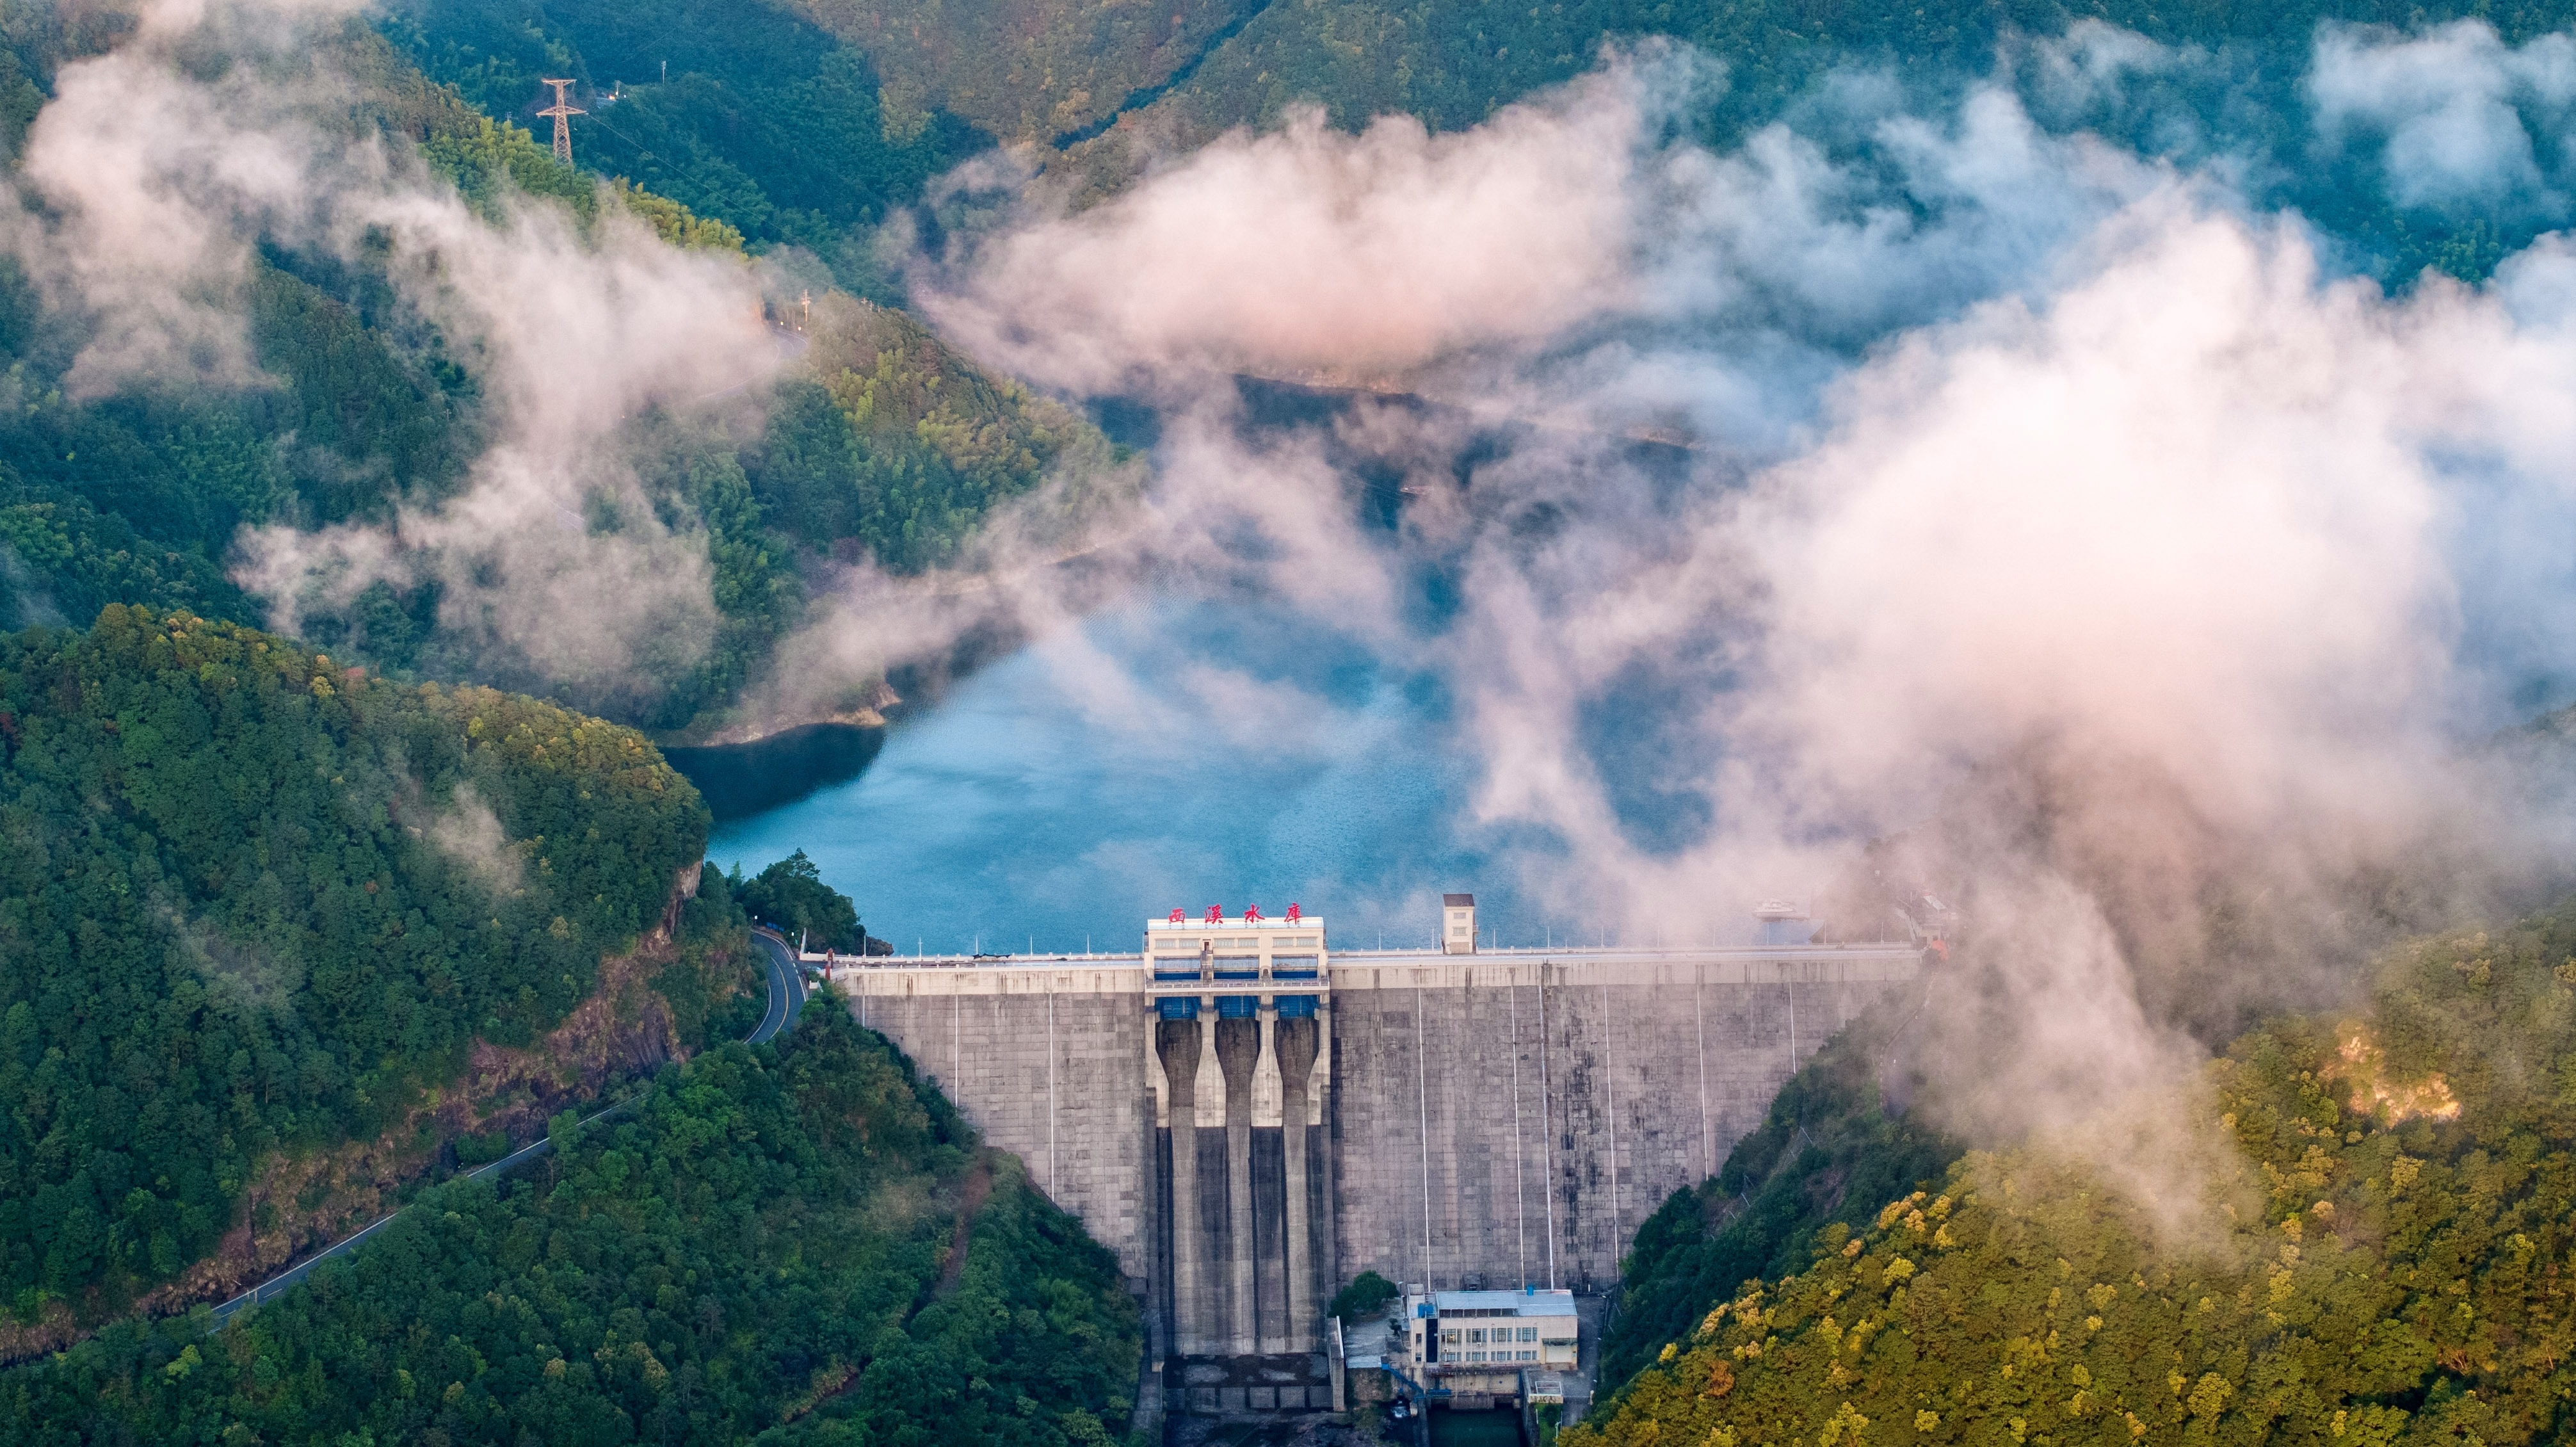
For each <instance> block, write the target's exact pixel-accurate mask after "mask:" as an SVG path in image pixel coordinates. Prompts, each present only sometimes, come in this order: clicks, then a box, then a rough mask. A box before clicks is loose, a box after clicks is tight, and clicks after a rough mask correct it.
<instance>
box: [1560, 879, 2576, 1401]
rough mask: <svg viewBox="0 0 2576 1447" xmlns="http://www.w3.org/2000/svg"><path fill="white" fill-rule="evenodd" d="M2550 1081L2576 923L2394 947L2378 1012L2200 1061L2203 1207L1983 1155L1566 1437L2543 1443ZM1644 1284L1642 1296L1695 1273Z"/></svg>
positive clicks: (2571, 1161)
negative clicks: (2213, 1151) (2205, 1175)
mask: <svg viewBox="0 0 2576 1447" xmlns="http://www.w3.org/2000/svg"><path fill="white" fill-rule="evenodd" d="M2571 1080H2576V907H2561V908H2560V909H2559V910H2558V911H2557V912H2555V913H2553V914H2550V915H2546V916H2543V917H2540V918H2536V919H2533V920H2531V921H2529V922H2527V923H2525V924H2523V925H2521V926H2519V927H2517V928H2514V929H2511V930H2508V931H2504V932H2502V933H2495V934H2489V933H2484V932H2480V933H2463V934H2458V935H2451V936H2445V937H2442V938H2438V939H2432V940H2426V941H2422V942H2420V943H2417V944H2414V945H2411V946H2408V947H2405V948H2403V949H2401V950H2399V951H2397V952H2396V953H2395V954H2394V955H2392V956H2391V957H2390V958H2388V959H2387V960H2386V961H2385V962H2384V963H2383V965H2382V966H2381V968H2380V970H2379V973H2378V976H2377V979H2376V983H2375V986H2374V988H2373V990H2372V992H2371V995H2370V999H2369V1004H2368V1006H2367V1008H2365V1009H2362V1010H2358V1011H2356V1012H2354V1013H2351V1014H2349V1015H2329V1016H2317V1017H2306V1018H2295V1019H2288V1020H2284V1021H2282V1022H2280V1023H2278V1024H2275V1025H2273V1026H2270V1027H2268V1028H2266V1029H2262V1030H2259V1031H2256V1032H2254V1033H2252V1034H2249V1035H2247V1036H2245V1037H2244V1038H2242V1039H2240V1040H2238V1041H2237V1042H2236V1043H2235V1044H2234V1046H2233V1047H2232V1048H2231V1049H2229V1050H2228V1052H2227V1053H2226V1056H2225V1058H2224V1059H2222V1060H2220V1061H2218V1062H2216V1063H2214V1064H2213V1065H2212V1066H2210V1067H2209V1070H2208V1072H2207V1078H2206V1081H2205V1087H2206V1092H2205V1094H2203V1095H2201V1096H2199V1097H2198V1098H2197V1099H2196V1100H2195V1101H2193V1102H2192V1108H2194V1109H2196V1110H2205V1111H2206V1112H2207V1115H2206V1116H2205V1117H2203V1118H2202V1119H2200V1120H2198V1121H2196V1122H2179V1121H2177V1122H2173V1123H2172V1128H2173V1129H2174V1130H2175V1131H2176V1132H2177V1133H2182V1134H2188V1133H2189V1132H2190V1131H2191V1130H2192V1129H2193V1128H2194V1127H2199V1128H2204V1129H2206V1130H2208V1132H2209V1135H2210V1138H2211V1139H2212V1140H2213V1141H2214V1142H2216V1143H2223V1144H2221V1145H2220V1149H2219V1151H2218V1156H2219V1161H2218V1164H2217V1166H2216V1167H2215V1168H2214V1169H2213V1172H2212V1176H2211V1179H2210V1180H2209V1181H2207V1182H2206V1183H2204V1185H2205V1189H2203V1190H2201V1191H2199V1192H2197V1193H2196V1198H2194V1199H2185V1200H2179V1201H2164V1202H2158V1203H2154V1205H2153V1206H2152V1207H2150V1206H2149V1205H2147V1204H2145V1203H2141V1202H2139V1201H2138V1200H2136V1199H2135V1198H2134V1197H2132V1196H2129V1195H2126V1194H2124V1193H2123V1192H2122V1191H2121V1190H2119V1189H2118V1188H2116V1187H2114V1186H2112V1185H2110V1184H2108V1183H2106V1182H2105V1181H2104V1180H2103V1179H2101V1178H2100V1177H2099V1176H2098V1175H2095V1174H2093V1173H2091V1172H2090V1171H2088V1170H2086V1169H2085V1168H2083V1167H2081V1166H2080V1165H2076V1164H2071V1163H2070V1157H2069V1156H2068V1155H2067V1154H2065V1153H2063V1152H2058V1153H2054V1154H2052V1153H2046V1152H2043V1151H2040V1150H2037V1149H2032V1148H2026V1147H2025V1148H2016V1149H2011V1150H2004V1151H2000V1152H1993V1153H1987V1152H1978V1153H1972V1154H1970V1155H1967V1156H1965V1157H1963V1158H1961V1159H1960V1160H1959V1161H1958V1162H1957V1163H1956V1164H1954V1165H1953V1166H1952V1167H1951V1168H1950V1169H1949V1171H1948V1172H1947V1174H1946V1176H1945V1178H1944V1179H1942V1180H1941V1181H1939V1182H1937V1183H1935V1184H1932V1185H1930V1186H1927V1187H1925V1188H1923V1189H1916V1190H1909V1191H1907V1192H1905V1193H1904V1194H1902V1195H1898V1196H1895V1197H1894V1198H1893V1199H1891V1200H1888V1201H1886V1202H1884V1203H1883V1204H1882V1205H1881V1206H1880V1207H1879V1209H1878V1210H1877V1211H1876V1213H1875V1214H1874V1216H1872V1217H1871V1218H1870V1219H1868V1220H1866V1221H1864V1222H1862V1223H1861V1225H1860V1229H1858V1230H1857V1231H1855V1230H1853V1229H1851V1228H1850V1227H1849V1226H1846V1225H1845V1224H1843V1223H1842V1222H1840V1221H1837V1222H1835V1223H1834V1224H1832V1225H1830V1226H1828V1227H1826V1228H1825V1230H1824V1231H1823V1232H1822V1233H1821V1234H1820V1235H1817V1236H1816V1237H1815V1238H1814V1243H1815V1244H1814V1248H1813V1254H1812V1259H1811V1261H1809V1262H1805V1263H1793V1264H1798V1265H1800V1266H1801V1267H1802V1269H1800V1270H1798V1271H1797V1272H1796V1273H1795V1274H1790V1275H1779V1274H1772V1275H1770V1278H1769V1279H1768V1280H1764V1281H1748V1282H1746V1283H1745V1284H1744V1285H1743V1286H1742V1287H1741V1288H1738V1287H1733V1286H1716V1285H1715V1283H1711V1282H1701V1283H1699V1284H1698V1286H1697V1287H1696V1288H1695V1290H1696V1294H1697V1296H1698V1297H1699V1300H1698V1302H1697V1303H1696V1309H1697V1310H1698V1311H1700V1312H1701V1313H1702V1314H1701V1315H1700V1316H1699V1317H1698V1318H1697V1319H1696V1320H1689V1319H1687V1318H1686V1317H1685V1316H1683V1315H1680V1314H1676V1313H1674V1312H1671V1311H1663V1312H1661V1313H1660V1314H1659V1316H1658V1318H1657V1319H1658V1322H1659V1323H1669V1325H1667V1326H1665V1327H1664V1328H1663V1330H1664V1332H1665V1339H1664V1341H1663V1343H1662V1345H1661V1346H1660V1348H1659V1349H1658V1352H1657V1356H1658V1360H1656V1361H1655V1362H1653V1363H1652V1364H1650V1365H1649V1366H1648V1367H1647V1368H1646V1370H1645V1371H1644V1372H1643V1373H1641V1374H1640V1375H1639V1376H1637V1377H1636V1378H1635V1379H1634V1380H1633V1381H1632V1382H1631V1383H1629V1384H1628V1385H1627V1386H1626V1387H1625V1388H1624V1389H1623V1390H1622V1391H1621V1393H1620V1395H1619V1396H1618V1397H1617V1398H1616V1399H1615V1400H1613V1401H1610V1402H1607V1403H1605V1404H1604V1407H1603V1409H1602V1410H1600V1411H1599V1412H1597V1413H1596V1414H1595V1415H1594V1416H1593V1417H1592V1418H1590V1419H1588V1420H1587V1421H1586V1422H1585V1423H1583V1424H1582V1426H1581V1427H1579V1428H1577V1429H1574V1430H1572V1431H1569V1432H1568V1433H1567V1434H1566V1436H1565V1437H1564V1438H1563V1439H1562V1440H1563V1441H1565V1442H1566V1443H1567V1444H1568V1447H1590V1444H1596V1443H1597V1444H1619V1447H1626V1444H1645V1443H1665V1444H1699V1443H1718V1444H1736V1443H1742V1444H1753V1443H1787V1442H1791V1441H1798V1442H1814V1443H1823V1444H1833V1443H1845V1444H1848V1443H1853V1442H1885V1441H1922V1442H1990V1441H2005V1440H2009V1441H2013V1442H2024V1441H2029V1442H2105V1443H2128V1442H2132V1441H2137V1440H2157V1441H2165V1440H2172V1441H2192V1442H2197V1441H2211V1442H2255V1441H2298V1442H2308V1441H2313V1442H2318V1443H2329V1442H2331V1443H2337V1444H2350V1443H2387V1442H2401V1441H2402V1442H2433V1441H2442V1442H2478V1441H2483V1442H2487V1443H2496V1444H2502V1443H2520V1442H2554V1441H2561V1440H2564V1439H2565V1436H2566V1433H2567V1430H2568V1424H2569V1421H2570V1418H2569V1412H2570V1410H2571V1408H2570V1405H2569V1403H2570V1400H2571V1396H2576V1384H2571V1381H2570V1379H2569V1372H2570V1371H2571V1370H2576V1366H2571V1362H2576V1311H2571V1310H2570V1306H2569V1296H2570V1292H2571V1289H2576V1287H2572V1286H2571V1280H2572V1279H2571V1277H2570V1274H2569V1260H2570V1253H2571V1251H2576V1235H2571V1232H2576V1148H2571V1144H2570V1143H2571V1141H2576V1090H2571V1089H2570V1082H2571ZM2099 1148H2101V1149H2106V1150H2108V1149H2116V1147H2115V1146H2112V1145H2110V1144H2109V1142H2108V1139H2107V1138H2106V1140H2105V1142H2104V1143H2103V1144H2102V1145H2101V1146H2100V1147H2099ZM1899 1154H1900V1155H1901V1154H1902V1151H1901V1150H1900V1152H1899ZM1880 1174H1881V1176H1882V1178H1883V1177H1884V1174H1885V1173H1884V1172H1881V1173H1880ZM2176 1189H2179V1190H2184V1191H2186V1192H2187V1193H2190V1189H2191V1188H2190V1186H2189V1183H2188V1182H2182V1183H2180V1184H2178V1185H2177V1187H2176ZM2177 1222H2178V1223H2179V1224H2176V1223H2177ZM1661 1260H1662V1263H1664V1264H1655V1263H1641V1269H1642V1274H1643V1275H1644V1276H1645V1277H1647V1278H1656V1277H1660V1278H1662V1279H1661V1280H1655V1279H1642V1280H1635V1281H1632V1283H1631V1286H1630V1299H1631V1300H1632V1301H1634V1300H1637V1299H1639V1297H1640V1296H1641V1295H1642V1296H1644V1297H1647V1298H1649V1299H1652V1298H1655V1297H1657V1296H1658V1295H1659V1294H1661V1293H1664V1292H1666V1291H1668V1290H1670V1289H1672V1288H1674V1287H1675V1286H1677V1284H1678V1283H1679V1282H1680V1281H1682V1280H1684V1279H1686V1278H1687V1277H1688V1275H1689V1274H1690V1272H1691V1271H1692V1270H1693V1268H1694V1265H1695V1263H1694V1262H1693V1261H1692V1259H1691V1258H1690V1256H1689V1254H1688V1253H1677V1252H1670V1251H1667V1252H1664V1253H1663V1254H1662V1258H1661ZM1712 1286H1715V1289H1714V1290H1712V1289H1710V1288H1711V1287H1712Z"/></svg>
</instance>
